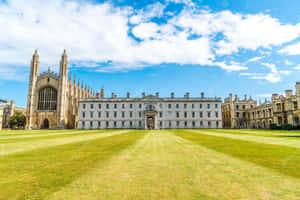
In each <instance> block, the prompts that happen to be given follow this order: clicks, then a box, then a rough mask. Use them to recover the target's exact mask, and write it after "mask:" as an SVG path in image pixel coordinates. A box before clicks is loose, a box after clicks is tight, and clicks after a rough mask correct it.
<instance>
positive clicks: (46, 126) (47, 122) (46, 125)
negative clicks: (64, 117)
mask: <svg viewBox="0 0 300 200" xmlns="http://www.w3.org/2000/svg"><path fill="white" fill-rule="evenodd" d="M42 128H43V129H48V128H49V120H48V119H45V120H44V123H43V126H42Z"/></svg>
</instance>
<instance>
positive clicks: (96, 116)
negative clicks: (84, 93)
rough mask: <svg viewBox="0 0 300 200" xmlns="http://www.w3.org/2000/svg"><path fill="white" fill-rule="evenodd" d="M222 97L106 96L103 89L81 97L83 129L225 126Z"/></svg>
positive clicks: (187, 95)
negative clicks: (94, 96)
mask: <svg viewBox="0 0 300 200" xmlns="http://www.w3.org/2000/svg"><path fill="white" fill-rule="evenodd" d="M221 105H222V99H221V98H208V97H204V94H203V93H202V94H201V97H190V94H189V93H186V94H185V96H184V97H181V98H180V97H174V93H172V94H171V97H159V94H158V93H156V95H155V96H154V95H148V96H146V95H145V93H143V95H142V97H141V98H135V97H133V98H132V97H130V94H129V93H127V96H126V97H119V98H117V97H116V95H115V94H114V93H113V94H112V96H111V98H104V90H102V92H101V95H100V94H99V95H97V97H96V98H89V99H82V100H80V101H79V128H80V129H123V128H126V129H127V128H132V129H169V128H170V129H174V128H222V116H221Z"/></svg>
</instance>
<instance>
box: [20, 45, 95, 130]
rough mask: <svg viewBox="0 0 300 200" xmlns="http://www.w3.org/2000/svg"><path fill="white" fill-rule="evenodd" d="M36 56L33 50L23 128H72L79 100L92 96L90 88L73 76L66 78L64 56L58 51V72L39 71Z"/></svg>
mask: <svg viewBox="0 0 300 200" xmlns="http://www.w3.org/2000/svg"><path fill="white" fill-rule="evenodd" d="M39 65H40V62H39V55H38V52H37V50H36V51H35V53H34V55H33V57H32V61H31V69H30V79H29V91H28V98H27V110H26V128H27V129H40V128H46V129H47V128H76V127H77V126H78V101H79V99H85V98H92V97H94V93H95V92H94V91H93V90H92V89H90V88H88V87H87V85H86V84H85V87H84V86H83V83H81V87H80V81H79V80H78V82H77V81H76V78H74V80H73V81H72V77H71V75H69V78H68V57H67V54H66V50H64V53H63V54H62V57H61V61H60V66H59V74H56V73H54V72H52V71H50V69H48V71H46V72H43V73H41V74H39Z"/></svg>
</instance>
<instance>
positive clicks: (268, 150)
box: [173, 130, 300, 178]
mask: <svg viewBox="0 0 300 200" xmlns="http://www.w3.org/2000/svg"><path fill="white" fill-rule="evenodd" d="M173 133H174V134H175V135H177V136H180V137H182V138H184V139H187V140H190V141H192V142H194V143H196V144H199V145H201V146H205V147H207V148H210V149H213V150H215V151H218V152H222V153H224V154H228V155H231V156H234V157H236V158H239V159H242V160H246V161H249V162H252V163H255V164H258V165H261V166H264V167H267V168H270V169H273V170H276V171H278V172H280V173H283V174H286V175H289V176H293V177H296V178H300V149H299V148H294V147H288V146H279V145H273V144H266V143H261V141H259V138H258V141H257V142H254V141H253V140H251V141H246V139H245V140H240V139H234V138H226V137H223V136H221V137H220V136H214V135H208V134H206V133H205V134H201V132H197V133H196V132H192V131H184V130H176V131H173ZM245 137H246V138H248V137H247V136H245ZM270 139H271V138H270ZM283 140H284V139H283Z"/></svg>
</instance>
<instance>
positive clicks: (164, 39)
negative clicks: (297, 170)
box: [0, 0, 300, 106]
mask: <svg viewBox="0 0 300 200" xmlns="http://www.w3.org/2000/svg"><path fill="white" fill-rule="evenodd" d="M299 7H300V1H296V0H288V1H282V0H164V1H162V0H161V1H154V0H148V1H133V0H130V1H129V0H111V1H96V0H91V1H83V0H76V1H75V0H74V1H71V0H68V1H63V0H53V1H37V0H27V1H23V0H0V26H1V27H4V28H2V30H1V31H0V55H1V56H0V98H1V99H7V98H9V99H14V100H15V101H16V104H17V105H18V106H26V101H27V92H28V79H29V71H30V68H29V67H30V60H31V57H32V54H33V52H34V49H38V51H39V55H40V72H43V71H46V70H47V68H48V67H50V68H51V69H52V70H54V71H57V70H58V63H59V60H60V57H61V54H62V52H63V49H66V50H67V54H68V57H69V63H70V65H69V71H71V72H72V74H73V75H76V77H79V78H80V80H84V81H85V82H86V83H87V84H88V85H89V86H91V87H92V88H93V89H95V90H100V89H101V87H102V86H104V87H105V91H106V95H107V96H110V95H111V92H115V93H116V94H117V95H118V96H125V95H126V92H127V91H129V92H131V94H132V96H141V93H142V92H146V93H147V94H150V93H152V94H154V93H155V92H159V93H160V96H169V95H170V93H171V92H175V95H176V96H183V95H184V93H185V92H190V93H191V95H192V96H200V93H201V92H202V91H203V92H204V93H205V95H206V96H218V97H223V98H224V97H227V96H228V94H229V93H233V94H238V95H239V96H241V97H242V96H243V95H244V94H248V96H252V97H254V98H258V99H264V98H265V97H270V95H271V94H272V93H283V92H284V90H285V89H294V85H295V83H296V82H297V81H300V78H299V74H300V73H299V72H300V12H299V9H298V8H299Z"/></svg>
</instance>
